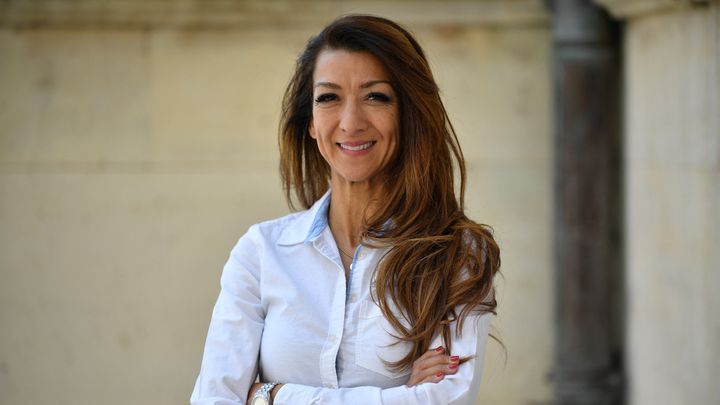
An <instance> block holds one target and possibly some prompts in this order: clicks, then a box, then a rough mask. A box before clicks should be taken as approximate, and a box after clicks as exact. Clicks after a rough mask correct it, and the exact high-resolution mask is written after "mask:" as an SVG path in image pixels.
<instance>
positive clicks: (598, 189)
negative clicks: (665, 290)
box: [549, 0, 622, 404]
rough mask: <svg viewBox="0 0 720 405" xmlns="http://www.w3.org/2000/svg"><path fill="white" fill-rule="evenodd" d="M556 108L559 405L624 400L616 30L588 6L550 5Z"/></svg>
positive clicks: (576, 0)
mask: <svg viewBox="0 0 720 405" xmlns="http://www.w3.org/2000/svg"><path fill="white" fill-rule="evenodd" d="M549 4H550V6H551V9H552V12H553V22H552V27H553V68H552V69H553V83H554V107H555V158H554V159H555V207H554V208H555V215H554V218H555V259H556V288H557V292H556V322H557V324H556V340H555V342H556V347H555V367H554V372H553V381H554V386H555V399H556V402H557V403H558V404H615V403H619V402H620V401H621V397H622V396H621V395H620V380H621V379H620V377H619V376H620V367H621V365H620V360H621V345H620V344H619V340H620V339H617V338H616V336H618V334H617V333H616V332H615V331H616V330H617V327H618V325H620V324H621V322H618V320H617V319H616V317H615V315H616V313H615V312H614V311H613V309H614V308H616V307H615V306H614V305H617V304H618V303H619V297H621V296H622V294H620V291H621V288H620V286H619V285H617V280H619V279H620V278H619V277H617V274H618V272H619V268H618V265H617V264H618V263H619V262H618V261H616V260H615V258H617V257H618V255H619V239H618V238H619V237H618V234H619V233H618V232H617V230H618V228H619V226H618V223H619V215H618V213H619V208H618V201H619V198H618V191H619V187H618V170H619V165H618V159H617V156H618V150H617V145H618V139H619V137H618V132H619V131H618V128H619V125H618V121H619V111H620V109H619V97H618V94H619V92H618V90H619V83H620V75H619V60H618V39H617V33H616V27H615V26H614V24H613V22H612V20H611V19H610V18H609V17H608V15H607V14H606V13H605V12H604V11H603V10H602V9H600V8H599V7H597V6H595V5H594V4H592V3H591V2H590V1H586V0H582V1H580V0H556V1H552V2H549Z"/></svg>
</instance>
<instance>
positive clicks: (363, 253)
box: [358, 250, 367, 259]
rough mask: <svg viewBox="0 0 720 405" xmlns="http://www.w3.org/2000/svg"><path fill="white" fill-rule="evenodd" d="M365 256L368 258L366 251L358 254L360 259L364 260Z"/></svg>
mask: <svg viewBox="0 0 720 405" xmlns="http://www.w3.org/2000/svg"><path fill="white" fill-rule="evenodd" d="M365 256H367V253H365V251H364V250H360V253H358V259H364V258H365Z"/></svg>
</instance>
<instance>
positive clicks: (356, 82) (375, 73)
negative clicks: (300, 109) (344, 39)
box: [313, 49, 390, 87]
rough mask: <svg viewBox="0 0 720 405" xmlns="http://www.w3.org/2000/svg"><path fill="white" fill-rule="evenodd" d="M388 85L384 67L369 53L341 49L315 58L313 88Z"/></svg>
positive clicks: (388, 81) (330, 50)
mask: <svg viewBox="0 0 720 405" xmlns="http://www.w3.org/2000/svg"><path fill="white" fill-rule="evenodd" d="M383 83H386V84H390V78H389V75H388V73H387V70H386V69H385V66H383V64H382V63H381V62H380V60H379V59H378V58H377V57H375V56H374V55H373V54H371V53H369V52H354V51H347V50H343V49H328V50H323V51H322V52H320V54H319V55H318V57H317V60H316V63H315V69H314V74H313V86H317V85H318V84H326V85H329V87H333V85H334V86H339V87H344V86H348V85H351V86H353V87H369V86H371V85H378V84H383Z"/></svg>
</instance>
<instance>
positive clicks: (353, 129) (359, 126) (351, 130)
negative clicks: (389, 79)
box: [340, 103, 368, 135]
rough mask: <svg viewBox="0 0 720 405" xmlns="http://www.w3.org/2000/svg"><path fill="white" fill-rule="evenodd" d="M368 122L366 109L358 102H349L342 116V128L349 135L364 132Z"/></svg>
mask: <svg viewBox="0 0 720 405" xmlns="http://www.w3.org/2000/svg"><path fill="white" fill-rule="evenodd" d="M367 126H368V122H367V117H366V116H365V111H363V109H362V108H361V107H360V106H359V105H358V104H357V103H347V105H345V108H344V109H343V112H342V117H341V118H340V129H341V130H342V131H343V132H345V133H346V134H348V135H355V134H358V133H362V132H363V131H365V130H366V129H367Z"/></svg>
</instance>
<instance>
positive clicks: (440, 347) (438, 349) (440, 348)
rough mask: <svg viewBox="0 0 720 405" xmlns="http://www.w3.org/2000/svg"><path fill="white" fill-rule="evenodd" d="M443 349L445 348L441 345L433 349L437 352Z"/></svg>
mask: <svg viewBox="0 0 720 405" xmlns="http://www.w3.org/2000/svg"><path fill="white" fill-rule="evenodd" d="M443 350H445V349H444V348H443V347H442V346H438V348H437V349H435V351H436V352H438V353H440V352H442V351H443Z"/></svg>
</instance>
